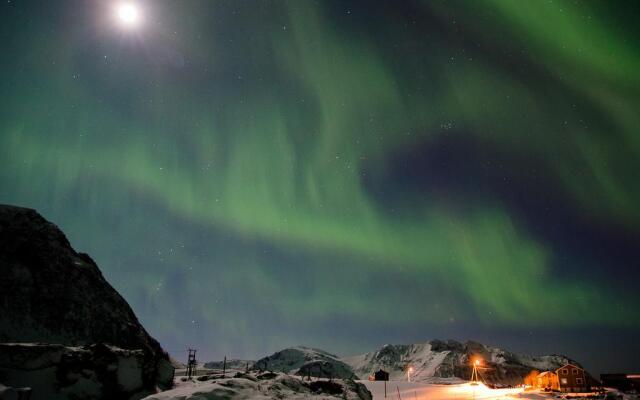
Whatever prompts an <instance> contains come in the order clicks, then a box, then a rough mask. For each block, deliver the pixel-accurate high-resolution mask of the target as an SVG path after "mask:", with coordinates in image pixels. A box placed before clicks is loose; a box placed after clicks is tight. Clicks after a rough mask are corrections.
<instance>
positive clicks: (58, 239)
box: [0, 205, 173, 399]
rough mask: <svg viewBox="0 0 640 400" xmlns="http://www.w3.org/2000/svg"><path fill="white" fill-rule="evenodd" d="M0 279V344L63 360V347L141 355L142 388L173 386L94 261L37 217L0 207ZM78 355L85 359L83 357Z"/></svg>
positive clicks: (163, 357) (162, 357) (166, 367)
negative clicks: (36, 347)
mask: <svg viewBox="0 0 640 400" xmlns="http://www.w3.org/2000/svg"><path fill="white" fill-rule="evenodd" d="M0 276H2V279H0V342H4V343H46V344H59V345H62V346H66V347H67V350H65V351H66V354H68V353H69V352H72V351H71V350H69V349H70V348H71V347H69V346H91V345H94V344H100V345H102V344H105V345H108V346H110V347H108V348H109V349H113V348H118V349H122V350H134V351H140V352H141V353H140V355H139V360H143V359H144V362H142V361H141V362H139V363H138V362H136V363H133V364H131V365H139V368H143V369H144V371H142V372H141V376H145V377H147V378H145V379H143V380H141V382H142V385H143V387H141V388H140V389H143V390H146V391H148V392H153V391H154V390H155V388H156V387H159V388H162V389H164V388H169V387H170V386H171V384H172V383H171V375H172V371H173V370H172V367H171V364H170V362H169V358H168V356H167V354H166V353H165V352H164V351H163V350H162V348H161V347H160V345H159V344H158V342H157V341H156V340H155V339H153V338H152V337H151V336H150V335H149V334H148V333H147V332H146V330H145V329H144V328H143V327H142V325H141V324H140V322H139V321H138V319H137V318H136V316H135V314H134V313H133V310H132V309H131V307H129V305H128V304H127V302H126V301H125V300H124V299H123V298H122V296H120V294H118V292H116V290H115V289H114V288H113V287H112V286H111V285H110V284H109V283H108V282H107V281H106V280H105V279H104V277H103V276H102V273H101V272H100V270H99V268H98V266H97V265H96V263H95V262H94V261H93V260H92V259H91V258H90V257H89V256H88V255H86V254H83V253H77V252H76V251H75V250H74V249H73V248H72V247H71V245H70V244H69V241H68V240H67V238H66V237H65V235H64V234H63V233H62V231H60V229H58V227H57V226H55V225H54V224H52V223H50V222H48V221H47V220H45V219H44V218H43V217H42V216H40V215H39V214H38V213H37V212H36V211H34V210H31V209H26V208H20V207H13V206H6V205H0ZM32 350H33V349H32ZM41 350H42V349H41ZM49 350H50V349H49ZM12 351H14V353H15V352H17V353H19V352H20V350H19V348H14V349H13V350H12ZM43 351H44V350H43ZM87 351H89V350H87ZM114 351H115V350H114ZM115 352H116V353H117V351H115ZM45 353H46V351H45ZM54 353H56V352H55V351H54ZM56 354H57V353H56ZM78 354H81V355H80V356H78V357H81V358H82V359H83V360H86V359H91V357H89V356H88V355H87V354H88V353H86V352H84V353H83V352H80V353H76V355H78ZM118 354H120V353H118ZM83 357H84V358H83ZM5 358H6V357H5ZM67 358H68V357H67ZM98 358H99V357H98ZM107 358H109V357H107ZM16 359H20V357H19V356H18V355H17V354H14V358H13V359H12V360H13V361H11V364H10V366H7V365H6V364H5V366H4V367H3V365H0V383H4V384H5V385H6V384H11V382H6V380H7V379H8V378H7V376H13V377H14V378H15V376H16V373H15V371H14V370H15V369H20V365H19V363H18V364H16V362H15V360H16ZM27 359H28V357H26V358H25V360H27ZM54 359H55V357H54ZM4 362H5V363H6V362H9V361H8V360H6V359H4ZM83 362H84V361H83ZM54 364H55V363H54ZM3 368H4V369H3ZM97 368H98V369H100V368H102V367H97ZM105 368H106V367H105ZM110 368H111V367H110ZM132 368H133V367H132ZM136 368H138V367H136ZM8 369H11V373H9V372H8ZM27 369H28V368H26V369H25V371H26V370H27ZM34 376H35V375H34ZM148 377H150V378H148ZM3 380H5V381H3ZM123 393H124V392H123ZM127 393H129V392H127ZM34 396H35V397H32V399H33V398H38V395H37V394H36V393H34ZM93 398H96V397H93Z"/></svg>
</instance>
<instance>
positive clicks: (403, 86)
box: [0, 0, 640, 346]
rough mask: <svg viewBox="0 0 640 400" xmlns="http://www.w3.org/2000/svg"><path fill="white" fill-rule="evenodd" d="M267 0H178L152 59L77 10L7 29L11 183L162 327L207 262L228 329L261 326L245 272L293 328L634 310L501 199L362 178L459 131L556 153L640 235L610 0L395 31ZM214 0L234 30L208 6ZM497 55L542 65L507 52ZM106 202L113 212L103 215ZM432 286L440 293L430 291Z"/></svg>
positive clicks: (450, 9)
mask: <svg viewBox="0 0 640 400" xmlns="http://www.w3.org/2000/svg"><path fill="white" fill-rule="evenodd" d="M153 4H155V6H154V7H156V8H158V9H160V10H161V9H162V8H163V7H165V8H169V7H170V3H162V2H160V3H153ZM216 4H218V3H216ZM268 4H269V6H268V7H267V6H265V5H262V6H260V7H258V6H256V8H258V9H259V10H261V11H260V12H257V11H256V12H254V13H251V12H249V11H250V9H251V7H249V6H248V5H247V4H245V5H244V6H241V7H244V9H243V11H244V14H243V13H240V15H241V16H229V17H226V16H225V15H226V14H224V15H222V14H223V10H226V9H227V8H229V7H230V4H229V3H224V2H222V3H220V4H219V5H218V6H213V5H210V4H209V5H208V6H205V5H203V4H200V3H195V2H189V3H185V5H184V6H183V8H182V9H181V10H180V11H177V12H176V14H175V15H172V16H171V17H167V19H168V20H169V22H167V23H166V24H165V25H167V26H169V25H171V23H172V22H174V23H175V25H176V26H178V25H179V26H181V28H180V29H181V30H180V34H178V35H171V34H169V33H165V32H162V31H161V28H158V29H157V30H158V32H144V33H141V35H143V36H144V37H142V38H141V39H140V43H142V44H141V46H146V47H147V48H150V50H149V54H151V55H149V54H146V53H144V52H140V53H141V54H139V57H133V56H132V55H135V54H134V52H131V51H128V50H126V49H125V50H122V51H121V53H120V54H121V56H120V58H118V54H119V53H118V51H117V50H113V48H114V47H117V45H114V44H113V43H111V42H114V40H113V38H109V37H104V36H98V38H97V39H95V40H94V39H91V38H89V39H88V38H87V37H86V35H80V34H78V33H77V32H79V31H81V30H82V29H89V28H87V27H86V26H85V25H83V24H79V25H78V26H76V27H67V28H66V29H67V30H68V32H66V33H65V34H59V35H57V36H56V35H52V36H50V37H47V38H46V40H43V38H44V36H45V35H46V32H47V31H46V29H45V28H43V29H42V32H37V34H36V33H24V34H22V35H18V37H14V38H13V39H12V40H11V41H9V42H7V44H6V45H5V47H8V48H9V49H11V51H12V53H13V54H19V55H18V56H17V57H16V58H15V59H13V60H11V61H9V60H5V61H3V64H4V66H3V69H4V70H5V71H6V70H8V69H9V67H8V65H7V64H8V63H11V67H10V70H11V71H12V72H11V78H10V79H7V80H5V81H4V82H2V90H3V93H4V94H5V95H3V96H2V99H1V100H0V101H1V102H2V104H1V105H2V111H1V112H2V118H0V121H1V125H0V126H1V132H2V134H1V135H0V162H1V165H2V171H0V183H1V184H2V187H0V200H3V201H11V202H13V203H22V204H26V205H32V206H38V207H40V208H41V209H42V208H44V210H45V215H46V216H48V217H50V218H51V219H52V220H54V221H65V222H64V224H63V228H64V229H65V231H67V232H68V233H69V234H70V236H71V240H72V242H74V243H76V247H80V248H81V249H83V250H87V251H89V252H90V253H92V254H95V256H96V259H97V261H98V262H99V264H100V265H101V267H102V268H103V269H104V270H105V274H106V275H107V276H108V277H109V278H110V280H111V281H113V282H114V284H115V286H116V287H118V289H119V290H120V291H121V292H122V293H123V294H124V295H125V297H126V298H128V299H133V305H134V307H136V305H137V304H142V303H145V304H147V305H148V304H154V306H153V307H155V308H157V309H162V310H164V311H163V313H164V314H165V316H166V317H164V318H162V319H161V320H159V321H154V322H152V323H151V322H149V324H150V325H151V327H152V328H151V330H152V331H153V332H158V333H159V334H160V335H170V333H169V332H170V331H172V330H175V329H176V328H175V326H176V325H177V323H178V322H177V321H181V318H183V317H182V316H180V314H181V310H180V309H179V308H178V306H177V305H174V300H172V299H170V297H167V295H163V294H162V291H161V290H158V289H159V287H158V282H164V283H163V284H164V285H166V284H167V282H168V281H170V280H171V279H172V276H174V275H172V271H173V270H174V269H175V268H177V267H176V266H179V267H180V268H183V267H185V266H191V267H192V268H193V266H196V269H197V270H198V275H197V276H198V278H197V279H187V280H185V282H183V285H184V289H185V291H184V292H183V293H182V294H181V295H180V296H182V297H184V298H185V299H184V301H185V302H187V303H190V304H193V307H195V309H194V310H193V314H194V315H196V316H197V317H194V319H201V320H204V321H209V322H210V323H215V321H217V320H218V319H219V318H221V316H223V317H224V319H225V321H226V322H225V323H224V324H220V325H221V326H219V327H218V329H219V330H220V332H222V333H220V334H219V336H220V343H222V344H223V345H224V343H226V342H231V341H232V340H233V339H232V338H233V336H235V334H237V333H238V332H246V331H249V330H251V329H254V328H252V322H251V320H252V319H253V318H256V317H254V316H249V315H242V314H239V313H240V312H241V307H240V306H237V307H238V308H236V306H234V305H229V304H228V303H227V304H218V302H216V301H213V298H214V297H215V295H214V294H213V293H218V294H220V293H223V296H224V293H225V290H231V289H229V288H240V287H241V288H243V289H242V291H243V292H244V293H246V296H247V302H255V303H261V302H262V303H261V304H258V305H257V307H258V308H262V307H264V309H265V310H271V311H270V312H271V313H272V314H270V315H275V316H277V318H278V320H279V321H281V322H283V323H288V324H293V323H294V322H296V323H301V324H303V323H305V321H306V322H308V323H311V321H322V320H326V319H330V318H333V317H334V316H335V315H336V314H340V315H341V316H344V317H345V318H350V317H353V318H356V317H362V316H365V315H371V316H372V318H374V319H376V320H378V321H380V322H381V323H388V324H395V323H401V322H405V321H409V320H411V321H430V322H432V323H436V324H448V323H451V321H452V320H453V318H455V320H456V321H480V323H482V324H486V325H491V324H495V325H498V326H508V327H513V326H516V327H518V326H519V327H526V326H529V325H535V326H539V325H541V324H560V325H613V326H628V325H631V326H634V327H637V326H638V322H639V321H640V318H638V317H639V315H638V310H637V306H634V303H636V301H637V297H636V298H635V299H634V296H633V295H632V294H631V293H628V292H624V291H623V292H619V291H617V288H616V286H615V284H613V283H609V282H607V281H606V280H599V279H597V277H594V276H591V275H588V274H587V275H585V276H581V277H579V278H576V279H567V278H566V277H561V278H558V277H556V276H555V272H554V265H557V264H554V254H553V250H552V247H551V244H550V243H546V242H544V241H542V240H540V239H539V238H537V237H535V236H534V235H532V234H530V233H529V232H528V231H527V229H526V226H524V225H523V224H521V223H520V222H519V220H518V218H517V216H515V215H513V214H512V212H511V211H510V209H509V208H508V207H506V206H505V205H504V204H502V202H501V200H500V199H499V198H498V197H496V198H493V199H476V200H474V199H470V204H469V205H468V207H467V208H466V209H465V211H464V212H462V211H460V210H458V209H456V208H455V207H451V206H449V205H448V204H447V202H446V201H444V200H443V199H442V198H441V197H438V196H433V197H430V196H428V195H426V196H423V197H420V198H419V199H417V198H411V196H410V195H406V196H403V195H402V193H399V194H398V196H397V197H394V199H396V200H394V202H395V204H393V205H392V206H389V205H388V204H387V205H384V206H381V205H380V203H379V202H378V201H377V200H376V199H375V198H374V196H372V194H371V193H370V192H369V191H368V190H367V187H366V185H365V183H364V182H365V180H368V181H371V182H378V183H380V184H384V180H383V177H384V176H385V171H387V170H388V168H389V164H388V162H389V159H388V158H387V156H388V155H389V154H397V153H402V152H403V151H406V150H408V149H411V148H413V147H415V146H421V145H425V144H427V145H428V144H429V143H433V142H435V141H436V140H437V139H438V138H441V137H443V136H446V135H449V134H451V132H452V131H455V132H456V133H457V134H463V135H465V136H469V137H473V139H474V140H477V141H480V142H482V143H487V144H490V145H491V146H493V147H495V148H498V149H501V151H505V152H510V153H511V154H515V155H516V156H517V155H526V156H527V157H532V158H534V159H537V160H544V163H545V168H546V169H548V171H549V173H550V174H552V175H553V177H554V179H557V181H558V182H560V183H561V187H562V188H563V190H564V191H565V195H566V196H567V197H568V198H569V199H571V202H572V204H573V206H574V207H575V208H576V210H578V212H580V213H584V214H587V215H589V216H590V217H589V218H591V219H592V220H593V221H595V222H594V223H600V224H609V225H613V226H620V227H623V229H629V230H633V231H634V232H637V229H638V226H639V224H640V211H639V208H638V207H637V205H638V204H640V185H638V182H640V179H639V178H640V176H639V173H640V135H639V134H638V127H640V113H638V112H637V110H638V109H640V102H639V101H638V100H639V99H640V74H638V72H637V71H638V70H640V52H638V47H637V45H635V44H634V42H635V43H637V39H638V37H637V33H636V32H632V31H629V30H624V29H623V27H621V26H614V25H613V24H610V23H609V20H608V19H607V18H614V17H613V16H611V15H607V14H606V13H605V12H604V11H603V10H599V9H598V7H600V6H602V4H600V3H595V4H591V3H575V2H558V1H556V2H546V1H545V2H543V1H530V2H522V1H501V0H492V1H485V2H455V1H454V2H431V1H424V2H423V3H420V4H421V5H420V6H418V5H416V7H417V8H420V11H421V12H424V13H425V14H428V15H431V16H432V17H433V18H435V19H437V20H439V21H440V22H439V24H440V25H439V27H440V28H439V30H438V29H436V30H434V33H433V34H432V35H431V36H430V37H428V38H425V37H419V36H417V35H418V33H417V32H419V31H418V30H417V29H418V28H416V27H415V26H414V27H412V26H411V23H410V22H409V23H408V24H409V27H407V25H406V24H404V23H397V24H389V25H381V26H379V27H378V29H379V30H378V32H377V35H376V37H372V36H371V35H367V34H365V32H364V29H365V28H366V26H365V25H366V24H365V23H363V22H362V21H360V22H354V23H352V24H348V23H344V21H346V20H347V19H346V18H347V17H346V16H341V17H340V18H342V19H340V18H337V17H335V16H333V15H332V14H331V13H330V12H329V11H328V7H324V6H320V5H317V4H315V3H311V2H296V1H292V2H286V3H284V2H283V3H268ZM206 7H212V8H213V11H212V13H213V15H216V21H219V26H215V27H212V26H210V25H211V23H210V21H209V20H208V19H207V18H205V17H204V16H203V15H202V14H203V13H200V12H198V10H200V9H202V8H206ZM325 8H326V9H325ZM265 15H268V17H265ZM188 18H189V21H190V22H189V24H185V23H184V21H182V22H183V23H181V24H178V22H179V21H181V19H184V20H187V19H188ZM225 18H229V19H233V21H226V22H225V21H224V19H225ZM343 19H344V21H343ZM220 21H221V22H220ZM260 21H262V23H259V22H260ZM340 21H342V22H340ZM55 24H59V21H55V20H54V21H51V22H50V25H52V26H53V25H55ZM86 24H87V25H88V24H89V23H88V22H87V23H86ZM232 24H237V25H238V27H236V28H234V30H233V31H231V28H230V26H231V25H232ZM56 26H57V25H56ZM363 26H365V27H363ZM462 27H464V28H462ZM487 27H490V28H489V29H488V28H487ZM549 27H553V29H550V28H549ZM459 28H460V29H462V31H463V32H462V33H461V31H460V30H459ZM10 29H11V27H10V26H9V27H5V28H3V30H2V34H3V39H4V38H6V37H7V35H8V32H10ZM176 29H177V28H176ZM224 29H229V31H228V32H224ZM70 32H71V33H70ZM198 32H202V35H201V36H202V37H201V38H200V34H199V33H198ZM154 35H155V36H154ZM161 35H162V37H161V38H160V36H161ZM466 36H469V37H473V38H474V42H473V43H474V44H475V43H477V46H475V47H472V46H469V42H468V40H467V39H466V38H465V37H466ZM385 37H389V39H387V40H385V41H382V39H381V38H385ZM196 38H198V39H196ZM376 38H377V39H378V40H376ZM123 40H125V41H126V38H125V39H123ZM394 40H395V41H394ZM160 41H162V42H164V44H163V45H155V44H154V43H157V42H160ZM230 41H233V42H234V45H233V46H232V45H230V44H229V43H230ZM121 46H123V47H127V46H130V47H131V46H133V45H131V44H127V43H125V44H122V45H121ZM154 46H155V47H154ZM163 46H164V47H163ZM165 47H166V48H169V49H178V50H177V51H178V52H179V53H181V54H184V57H185V59H187V60H189V63H190V64H189V65H190V66H191V68H192V70H196V66H197V71H199V72H193V73H191V72H184V70H182V69H180V68H173V67H172V66H171V63H172V62H174V63H177V64H178V65H179V64H180V63H181V62H182V61H181V60H180V59H178V60H177V61H176V60H174V59H171V60H173V61H171V60H170V61H169V64H170V65H169V66H167V62H165V60H164V58H162V60H161V62H160V61H158V59H159V58H158V57H156V56H154V54H155V52H156V49H157V48H160V49H162V48H165ZM20 48H28V49H30V50H29V51H22V52H20V51H18V50H19V49H20ZM232 51H235V54H234V53H232ZM103 53H104V54H108V56H105V57H103V58H102V59H101V58H100V55H101V54H103ZM412 54H413V55H415V56H412ZM495 54H502V55H508V57H507V56H505V58H509V59H511V60H513V62H514V63H515V64H516V65H525V66H526V69H525V70H524V72H521V73H520V72H517V71H516V70H517V68H515V67H509V66H506V65H504V64H499V63H495V62H494V57H495ZM87 65H91V67H87ZM185 69H186V68H185ZM85 70H86V71H89V70H91V71H94V72H93V74H89V73H88V72H85ZM236 70H237V71H236ZM69 71H78V73H77V74H76V73H70V72H69ZM190 74H192V76H190ZM525 74H530V75H529V77H528V78H530V79H525V77H524V75H525ZM193 75H195V76H193ZM207 80H210V82H211V83H210V84H203V83H202V82H207ZM114 98H115V99H117V100H113V99H114ZM389 190H390V191H393V190H401V189H399V188H398V187H395V188H393V187H389ZM398 199H400V200H398ZM70 204H76V206H73V207H72V206H70ZM145 204H147V205H145ZM148 204H151V205H148ZM390 208H393V209H394V212H390V211H389V209H390ZM107 210H120V212H121V213H122V214H123V215H114V211H107ZM158 210H161V211H158ZM158 213H160V214H162V215H168V217H167V219H168V220H171V221H178V222H175V224H178V225H179V224H187V225H193V226H197V227H198V229H201V230H202V231H203V232H207V231H208V230H210V229H213V230H215V232H218V233H216V235H220V234H219V232H224V236H225V237H226V238H225V239H221V240H222V243H223V244H220V243H216V240H217V239H215V238H214V236H215V235H214V236H212V237H211V238H209V239H207V238H206V235H205V238H203V239H201V240H202V242H201V244H202V245H203V246H206V247H210V249H211V251H212V252H213V253H215V254H216V257H215V258H214V259H213V260H207V261H204V260H196V259H195V258H194V257H193V254H192V253H191V252H192V250H193V248H192V247H193V246H191V249H190V246H189V241H190V240H191V239H190V237H189V235H188V234H182V233H180V232H179V231H177V232H176V231H174V229H173V228H172V226H173V225H171V224H174V222H166V223H164V222H162V221H157V220H155V219H157V218H158V217H157V215H160V214H158ZM116 214H117V213H116ZM76 215H82V216H83V217H82V218H78V217H75V216H76ZM110 219H111V220H112V221H115V222H114V225H113V226H110V227H107V226H105V225H104V224H103V223H102V222H100V221H104V220H110ZM61 224H62V222H61ZM150 232H153V233H150ZM172 236H173V237H174V239H175V243H178V244H177V245H176V246H175V248H172V249H171V250H170V251H168V252H167V254H166V255H163V256H162V257H161V258H162V259H163V260H162V261H161V262H158V263H157V265H156V266H155V267H154V268H138V269H136V268H135V266H133V265H131V264H134V263H135V262H137V261H132V263H131V264H129V263H128V260H129V261H131V260H138V259H139V258H141V257H144V256H145V255H144V254H137V253H136V254H134V253H135V252H134V250H131V249H125V247H126V246H127V244H129V243H142V242H145V243H147V244H149V243H150V242H153V241H157V242H158V243H169V242H170V241H171V240H170V239H168V238H170V237H172ZM216 237H217V236H216ZM78 243H79V244H80V245H78ZM257 244H260V246H263V247H267V248H271V249H275V250H277V251H279V252H281V253H283V254H288V255H289V256H290V257H291V258H292V259H295V260H298V261H300V262H301V264H300V265H299V266H297V267H294V268H291V271H289V272H287V273H285V272H283V271H282V270H281V269H278V268H277V267H276V266H274V265H275V264H277V263H278V261H277V260H276V261H265V258H264V257H261V256H260V255H259V254H258V253H259V252H260V251H258V250H255V251H253V250H247V249H251V248H254V246H257ZM227 246H228V247H227ZM148 247H149V248H150V247H152V246H151V245H149V246H148ZM97 248H103V249H104V250H94V249H97ZM261 248H262V247H261ZM116 254H119V256H117V255H116ZM125 255H126V257H125ZM152 256H153V257H156V254H153V255H152ZM327 264H328V265H329V266H327ZM216 265H225V267H220V268H216ZM390 269H391V270H393V271H396V272H398V273H399V274H401V276H402V278H400V281H399V282H396V283H401V282H411V283H412V284H413V285H415V286H411V288H410V289H407V290H402V289H393V284H392V283H391V282H390V283H389V285H390V287H389V288H387V290H385V289H383V288H384V286H381V287H378V286H375V287H376V288H378V289H380V291H377V292H375V293H376V294H375V295H374V294H372V293H371V291H370V289H369V288H370V287H372V285H378V284H377V283H375V282H376V281H377V280H378V279H383V280H384V279H385V278H384V277H385V276H387V275H386V274H387V273H388V272H387V271H389V270H390ZM132 274H133V275H135V276H136V279H135V280H134V279H130V278H129V276H131V275H132ZM283 274H284V275H293V276H294V277H292V278H291V279H293V281H294V282H295V279H297V278H295V276H296V275H297V276H299V277H300V279H301V281H302V282H304V283H303V284H301V285H302V287H300V288H292V286H296V285H295V284H293V283H292V281H291V280H289V281H287V280H286V279H283ZM213 282H215V283H213ZM225 288H227V289H225ZM421 290H424V293H421ZM209 293H212V294H211V296H212V297H211V298H210V299H211V301H209V300H203V299H204V298H206V297H203V296H205V295H206V296H209ZM541 293H544V295H541ZM614 294H615V296H614ZM229 296H232V295H231V294H229ZM422 297H424V299H425V301H424V302H420V303H419V304H418V303H416V301H415V300H416V298H422ZM434 298H439V299H442V300H441V301H427V299H434ZM140 299H144V300H140ZM612 299H614V300H612ZM401 304H406V306H404V305H403V306H401V307H402V309H403V311H402V312H398V308H399V307H400V305H401ZM140 307H142V306H140ZM258 314H259V313H258ZM143 319H151V317H150V316H146V317H143ZM283 335H284V334H283ZM256 346H258V345H256Z"/></svg>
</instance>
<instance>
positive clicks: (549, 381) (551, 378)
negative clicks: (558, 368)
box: [536, 371, 560, 390]
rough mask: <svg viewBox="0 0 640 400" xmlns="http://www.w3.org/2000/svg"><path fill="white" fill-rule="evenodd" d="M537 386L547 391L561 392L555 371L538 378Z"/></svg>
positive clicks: (545, 372)
mask: <svg viewBox="0 0 640 400" xmlns="http://www.w3.org/2000/svg"><path fill="white" fill-rule="evenodd" d="M536 380H537V382H536V386H537V387H539V388H540V389H545V390H560V385H559V383H558V375H557V374H556V373H555V372H553V371H544V372H543V373H541V374H539V375H538V376H537V377H536Z"/></svg>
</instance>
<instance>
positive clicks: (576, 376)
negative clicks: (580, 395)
mask: <svg viewBox="0 0 640 400" xmlns="http://www.w3.org/2000/svg"><path fill="white" fill-rule="evenodd" d="M534 385H535V386H536V387H538V388H540V389H544V390H552V391H561V392H587V391H589V390H592V388H594V387H599V386H600V384H599V382H597V381H596V380H595V379H593V378H592V377H591V375H589V373H587V372H585V370H584V369H582V368H580V367H578V366H576V365H573V364H566V365H564V366H562V367H560V368H558V369H557V370H555V371H544V372H542V373H541V374H538V375H537V376H536V377H535V383H534Z"/></svg>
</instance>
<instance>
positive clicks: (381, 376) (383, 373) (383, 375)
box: [369, 369, 389, 381]
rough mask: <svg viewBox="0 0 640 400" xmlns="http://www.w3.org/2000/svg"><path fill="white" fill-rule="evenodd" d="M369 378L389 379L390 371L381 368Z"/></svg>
mask: <svg viewBox="0 0 640 400" xmlns="http://www.w3.org/2000/svg"><path fill="white" fill-rule="evenodd" d="M369 380H370V381H388V380H389V373H388V372H387V371H384V370H382V369H379V370H377V371H376V372H374V373H373V374H371V375H369Z"/></svg>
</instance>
